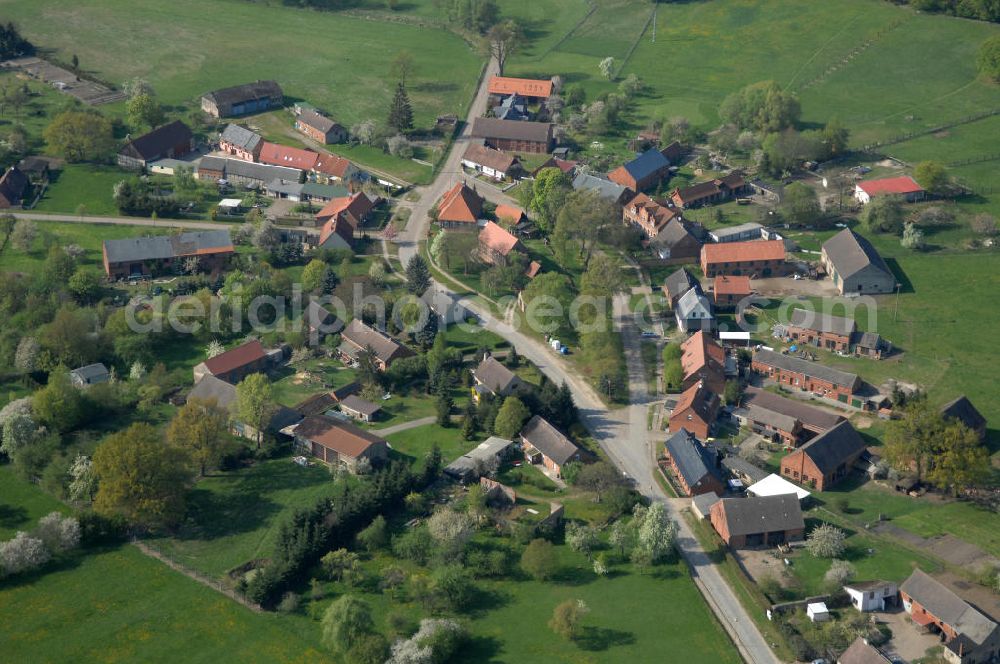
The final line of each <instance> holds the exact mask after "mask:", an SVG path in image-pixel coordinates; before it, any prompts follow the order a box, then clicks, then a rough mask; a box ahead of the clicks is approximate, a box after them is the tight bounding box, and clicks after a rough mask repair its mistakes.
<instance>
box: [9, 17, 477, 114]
mask: <svg viewBox="0 0 1000 664" xmlns="http://www.w3.org/2000/svg"><path fill="white" fill-rule="evenodd" d="M4 10H5V11H4V14H5V15H6V16H8V17H9V18H10V19H11V20H14V21H16V22H17V23H18V25H21V26H23V30H24V32H25V35H26V36H27V37H28V38H29V39H31V41H32V42H34V43H35V44H38V45H39V46H43V47H48V48H53V49H57V56H58V57H60V58H61V59H63V60H69V59H70V57H72V55H73V54H76V55H78V56H79V58H80V63H81V66H82V67H83V68H84V69H85V70H87V71H91V72H94V73H96V74H98V75H99V76H100V77H102V78H104V79H108V80H110V81H112V82H115V83H121V82H123V81H125V80H128V79H130V78H132V77H135V76H141V77H143V78H145V79H147V80H148V81H149V82H150V83H151V84H152V85H153V87H154V88H155V89H156V91H157V93H158V94H159V96H160V98H161V99H162V100H163V101H164V102H166V103H167V104H192V103H194V102H195V100H196V99H197V98H198V97H199V96H200V95H201V94H203V93H205V92H207V91H209V90H215V89H218V88H223V87H226V86H231V85H239V84H241V83H246V82H249V81H255V80H258V79H268V78H273V79H275V80H277V81H278V82H279V83H280V84H281V86H282V87H283V88H284V91H285V94H286V101H294V100H296V99H304V100H306V101H308V102H310V103H312V104H314V105H316V106H319V107H321V108H323V109H325V110H326V111H328V112H329V113H330V114H331V115H332V117H334V118H335V119H336V120H338V121H339V122H341V123H342V124H344V125H345V126H348V127H349V126H351V125H352V124H354V123H356V122H360V121H362V120H367V119H369V118H375V119H377V120H379V121H381V120H382V119H384V117H385V114H386V113H387V109H388V107H389V101H390V99H391V96H392V92H393V88H394V86H395V79H394V78H393V77H392V76H391V75H390V73H389V63H390V61H391V60H392V59H393V58H394V57H395V55H396V53H398V52H399V51H402V50H407V51H409V52H410V53H412V55H413V58H414V61H415V71H414V74H413V75H412V76H411V78H410V83H409V94H410V100H411V102H412V103H413V109H414V115H415V120H416V125H417V126H418V127H427V126H430V125H431V124H432V123H433V121H434V118H435V117H436V116H438V115H440V114H443V113H457V114H459V115H462V114H463V113H464V110H465V108H466V106H467V104H468V103H469V100H470V99H471V97H472V91H473V90H474V89H475V85H476V79H477V76H478V73H479V71H480V67H481V62H480V58H479V56H478V55H477V54H476V53H474V52H473V51H472V49H471V48H469V46H467V45H466V44H465V43H464V42H463V41H462V40H461V39H460V38H459V37H457V36H455V35H454V34H451V33H449V32H447V31H445V30H437V29H433V28H427V27H416V26H413V25H407V24H405V23H402V22H384V21H373V20H366V19H361V18H355V17H351V16H346V15H344V14H343V13H337V12H323V11H307V10H299V9H291V8H286V7H282V6H280V5H265V4H259V3H248V2H243V1H241V0H208V1H207V2H206V1H203V0H178V1H177V2H173V3H171V4H170V5H169V6H166V5H164V4H162V3H158V2H154V1H153V0H134V1H133V0H111V1H100V2H98V1H96V0H87V1H85V2H83V3H77V4H75V5H72V6H69V5H44V4H39V3H37V2H33V1H32V0H8V1H6V2H4ZM109 43H113V44H114V45H115V48H113V49H109V48H108V47H107V45H108V44H109ZM262 44H267V57H264V58H262V57H260V55H261V45H262Z"/></svg>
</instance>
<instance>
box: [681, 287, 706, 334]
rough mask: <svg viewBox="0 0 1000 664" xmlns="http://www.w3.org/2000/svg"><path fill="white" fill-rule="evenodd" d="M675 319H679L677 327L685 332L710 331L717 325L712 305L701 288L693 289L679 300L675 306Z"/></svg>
mask: <svg viewBox="0 0 1000 664" xmlns="http://www.w3.org/2000/svg"><path fill="white" fill-rule="evenodd" d="M674 318H676V319H677V327H679V328H680V329H682V330H684V331H685V332H691V331H694V330H706V329H707V330H710V329H712V327H714V325H715V318H714V316H713V315H712V303H711V302H709V300H708V298H707V297H706V296H705V294H704V293H702V292H701V288H691V289H689V290H688V291H687V292H686V293H684V294H683V295H681V296H680V298H678V300H677V304H675V305H674Z"/></svg>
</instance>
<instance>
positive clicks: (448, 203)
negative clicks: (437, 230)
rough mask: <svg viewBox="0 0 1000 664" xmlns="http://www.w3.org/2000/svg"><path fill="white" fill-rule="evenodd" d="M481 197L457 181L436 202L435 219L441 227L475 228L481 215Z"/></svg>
mask: <svg viewBox="0 0 1000 664" xmlns="http://www.w3.org/2000/svg"><path fill="white" fill-rule="evenodd" d="M483 201H484V199H483V197H482V196H480V195H479V194H477V193H476V190H475V189H472V188H471V187H468V186H466V184H465V183H464V182H458V183H456V184H455V186H454V187H452V188H451V189H449V190H448V191H447V192H445V195H444V196H442V197H441V200H440V201H439V202H438V209H437V221H438V223H439V224H441V226H442V228H453V229H454V228H459V229H466V230H475V229H476V228H477V227H478V226H477V224H478V222H479V219H480V217H482V216H483Z"/></svg>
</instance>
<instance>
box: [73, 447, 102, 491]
mask: <svg viewBox="0 0 1000 664" xmlns="http://www.w3.org/2000/svg"><path fill="white" fill-rule="evenodd" d="M69 475H70V477H71V478H72V479H71V480H70V481H69V498H70V500H72V501H73V502H77V503H84V502H90V501H91V500H93V499H94V494H95V493H97V474H96V473H94V464H93V462H92V461H91V460H90V457H85V456H83V455H82V454H80V455H77V457H76V459H75V460H74V461H73V465H72V466H70V469H69Z"/></svg>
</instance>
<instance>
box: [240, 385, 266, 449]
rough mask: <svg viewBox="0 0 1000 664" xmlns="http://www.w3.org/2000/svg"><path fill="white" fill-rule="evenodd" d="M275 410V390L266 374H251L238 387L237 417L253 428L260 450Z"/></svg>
mask: <svg viewBox="0 0 1000 664" xmlns="http://www.w3.org/2000/svg"><path fill="white" fill-rule="evenodd" d="M275 408H276V407H275V404H274V390H273V388H272V387H271V381H270V380H268V378H267V376H265V375H264V374H261V373H254V374H250V375H249V376H247V377H246V378H244V379H243V380H241V381H240V382H239V383H238V384H237V385H236V416H237V417H238V418H239V421H240V422H242V423H243V424H244V425H246V426H249V427H253V429H254V430H255V432H256V435H255V439H256V442H257V448H258V449H260V445H261V443H262V442H263V440H264V429H265V428H266V427H267V423H268V422H269V421H270V420H271V416H272V415H273V414H274V411H275Z"/></svg>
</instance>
